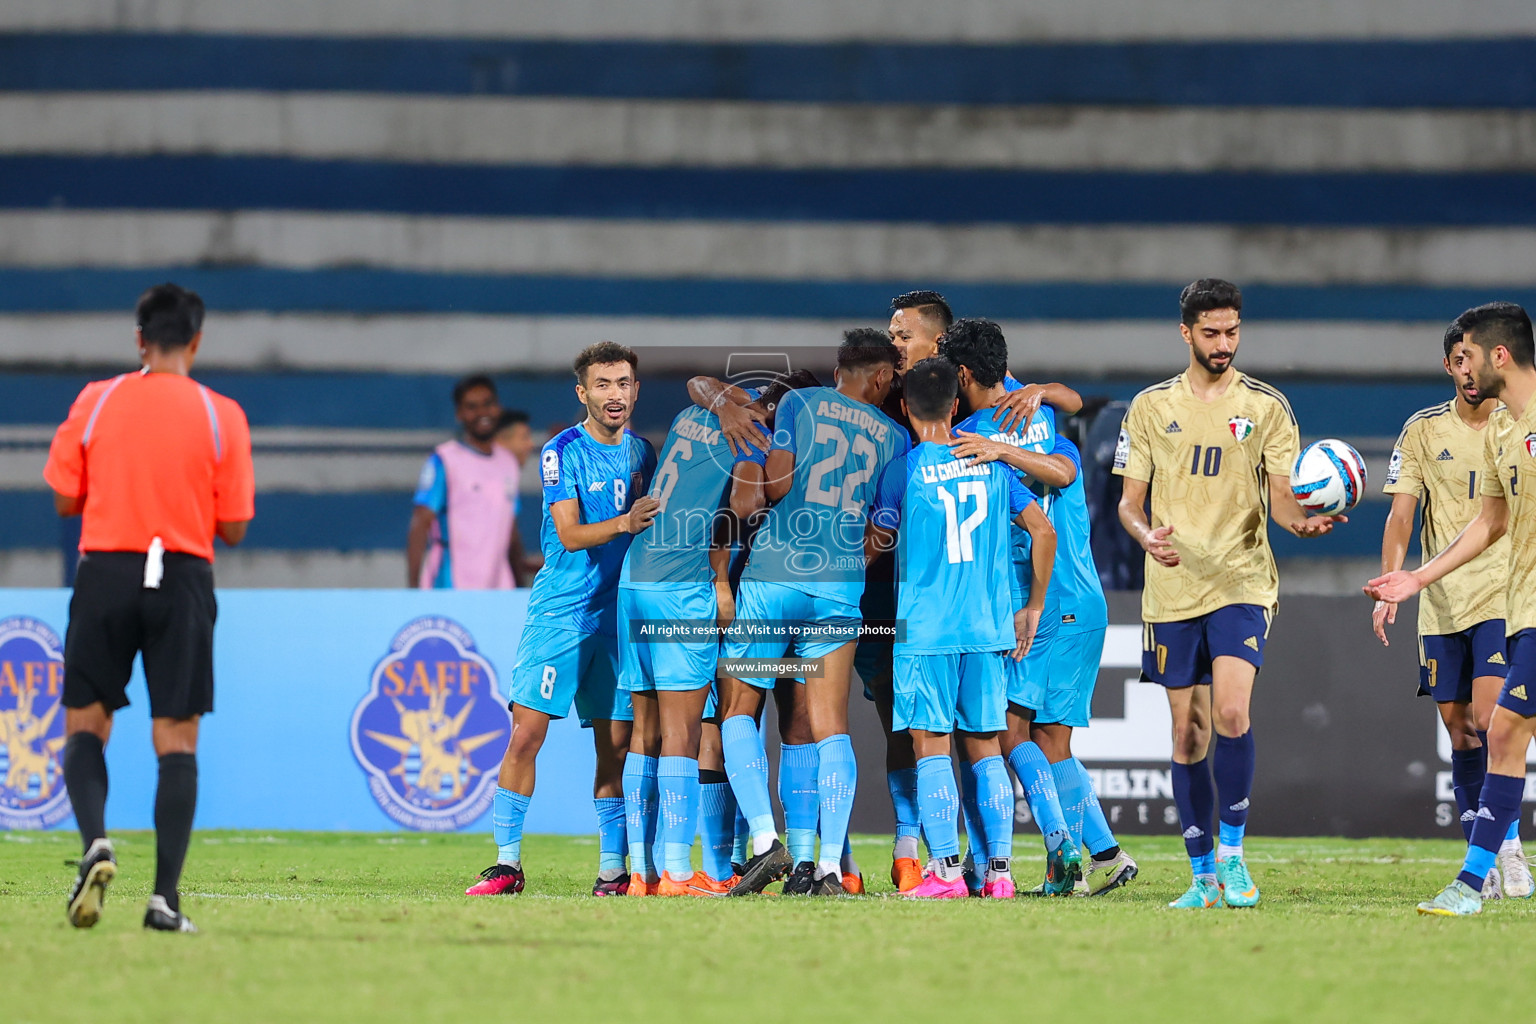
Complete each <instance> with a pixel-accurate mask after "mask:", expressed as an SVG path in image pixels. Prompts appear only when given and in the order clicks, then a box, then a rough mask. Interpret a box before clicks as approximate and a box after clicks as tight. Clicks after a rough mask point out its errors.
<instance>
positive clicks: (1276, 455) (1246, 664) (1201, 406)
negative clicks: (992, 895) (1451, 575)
mask: <svg viewBox="0 0 1536 1024" xmlns="http://www.w3.org/2000/svg"><path fill="white" fill-rule="evenodd" d="M1242 309H1243V296H1242V293H1241V292H1240V291H1239V290H1238V288H1237V286H1236V285H1234V284H1232V283H1230V282H1228V281H1221V280H1217V279H1210V278H1208V279H1202V280H1199V281H1196V282H1194V283H1193V284H1191V285H1190V286H1189V287H1187V288H1185V289H1184V292H1183V294H1181V295H1180V296H1179V311H1180V314H1181V318H1182V321H1183V322H1182V326H1181V327H1180V332H1181V333H1182V335H1183V337H1184V343H1185V344H1186V345H1188V346H1189V367H1188V368H1187V369H1186V370H1185V371H1184V372H1183V373H1180V374H1179V375H1178V376H1176V377H1171V378H1169V379H1168V380H1165V381H1163V382H1162V383H1161V384H1155V385H1153V386H1152V387H1150V388H1148V389H1146V390H1145V391H1143V392H1142V393H1141V394H1139V395H1137V396H1136V398H1135V399H1134V400H1133V401H1132V402H1131V407H1130V410H1129V411H1128V412H1127V413H1126V417H1125V424H1124V426H1122V427H1121V430H1120V442H1119V445H1118V446H1117V448H1116V450H1115V472H1116V473H1117V474H1119V475H1120V476H1122V477H1124V478H1125V479H1124V489H1123V491H1122V496H1121V499H1120V522H1121V523H1122V524H1123V525H1124V526H1125V528H1126V530H1127V531H1128V532H1129V533H1130V535H1131V536H1132V537H1134V538H1136V541H1137V542H1138V543H1139V544H1140V545H1141V546H1142V548H1143V549H1144V550H1145V551H1146V552H1147V561H1146V584H1145V586H1144V587H1143V590H1142V601H1141V605H1142V618H1143V620H1144V621H1145V629H1144V632H1143V638H1142V639H1143V642H1142V678H1143V679H1145V680H1148V681H1151V682H1155V683H1160V684H1161V685H1162V686H1163V687H1165V688H1166V690H1167V692H1168V706H1169V709H1170V710H1171V712H1172V715H1173V795H1174V800H1175V802H1176V803H1177V804H1178V808H1179V819H1180V826H1181V827H1182V828H1183V830H1184V845H1185V849H1186V850H1187V851H1188V853H1189V859H1190V865H1191V867H1192V869H1193V872H1194V881H1193V882H1192V883H1191V884H1190V887H1189V890H1188V891H1187V892H1185V893H1184V895H1183V896H1180V897H1179V898H1178V899H1177V900H1174V901H1173V902H1172V903H1170V904H1169V906H1171V907H1176V908H1184V909H1197V910H1198V909H1204V908H1207V907H1214V906H1217V905H1219V904H1221V903H1223V902H1225V903H1226V905H1227V906H1230V907H1251V906H1254V905H1255V904H1257V903H1258V902H1259V889H1258V886H1257V885H1256V884H1255V883H1254V881H1253V876H1252V875H1251V874H1250V873H1249V871H1248V865H1247V862H1246V861H1245V860H1244V858H1243V833H1244V830H1245V829H1246V827H1247V821H1248V803H1249V794H1250V792H1251V791H1252V788H1253V763H1254V743H1253V730H1252V728H1251V726H1250V723H1249V717H1248V706H1249V701H1250V699H1251V697H1252V695H1253V683H1254V679H1255V677H1256V676H1257V674H1258V671H1259V666H1260V665H1261V664H1262V663H1263V655H1264V641H1265V639H1266V638H1267V636H1268V634H1269V623H1270V620H1271V618H1272V617H1273V615H1274V613H1275V610H1276V608H1277V606H1278V604H1279V590H1280V588H1279V577H1278V575H1277V574H1276V571H1275V558H1274V555H1273V554H1272V553H1271V551H1270V547H1269V535H1268V532H1267V528H1266V524H1265V513H1266V512H1268V514H1269V515H1270V516H1271V517H1273V519H1274V521H1275V522H1276V523H1278V524H1279V525H1280V526H1281V527H1282V528H1283V529H1286V530H1289V531H1290V532H1291V533H1293V534H1295V535H1296V536H1298V537H1317V536H1321V535H1322V534H1325V533H1327V532H1328V531H1329V530H1331V529H1332V528H1333V526H1334V524H1335V523H1342V522H1345V521H1346V520H1345V518H1344V517H1343V516H1308V515H1307V514H1306V512H1304V511H1303V510H1302V508H1301V506H1300V505H1298V504H1297V502H1296V497H1295V495H1294V494H1292V493H1291V485H1290V472H1291V465H1292V464H1293V463H1294V462H1295V460H1296V455H1297V450H1298V448H1299V447H1300V443H1301V442H1300V435H1299V432H1298V430H1297V427H1296V417H1295V416H1294V415H1293V414H1292V413H1291V407H1290V404H1289V403H1287V402H1286V400H1285V396H1283V395H1282V394H1280V392H1279V391H1277V390H1275V389H1274V388H1272V387H1270V386H1269V385H1268V384H1265V383H1263V382H1262V381H1258V380H1255V379H1254V378H1252V377H1249V376H1248V375H1246V374H1244V373H1240V372H1239V371H1237V370H1236V369H1234V368H1233V366H1232V361H1233V359H1234V358H1235V357H1236V355H1237V346H1238V328H1239V325H1240V322H1241V319H1242ZM1149 491H1150V494H1151V499H1152V515H1151V518H1150V519H1149V518H1148V516H1147V512H1146V504H1147V497H1148V493H1149ZM1213 725H1214V727H1215V734H1216V744H1215V751H1214V753H1213V754H1211V756H1210V757H1209V759H1208V758H1207V754H1208V752H1209V751H1210V747H1211V733H1212V726H1213ZM1213 775H1214V782H1213ZM1218 797H1219V798H1220V805H1221V815H1220V817H1221V842H1220V845H1219V847H1217V848H1215V849H1213V846H1214V845H1215V844H1213V842H1212V838H1211V834H1210V828H1211V819H1212V817H1214V816H1215V813H1216V804H1217V799H1218Z"/></svg>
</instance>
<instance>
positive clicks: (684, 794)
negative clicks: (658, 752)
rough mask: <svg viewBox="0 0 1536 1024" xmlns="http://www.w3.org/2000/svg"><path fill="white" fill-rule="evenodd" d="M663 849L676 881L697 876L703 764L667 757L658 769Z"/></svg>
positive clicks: (696, 761)
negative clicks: (696, 844) (695, 846)
mask: <svg viewBox="0 0 1536 1024" xmlns="http://www.w3.org/2000/svg"><path fill="white" fill-rule="evenodd" d="M656 783H657V792H658V794H659V803H660V805H661V806H660V808H659V809H658V817H659V818H660V820H661V827H660V829H659V831H660V833H661V846H662V849H663V850H664V851H665V853H664V854H663V856H664V857H665V858H666V859H665V860H664V861H663V862H662V863H663V864H665V865H666V869H667V871H668V873H670V874H671V875H672V877H673V878H676V879H679V880H681V879H684V878H687V877H689V876H690V875H692V874H693V836H694V833H695V832H697V831H698V827H699V761H698V758H694V757H663V758H662V759H661V760H660V761H658V762H657V765H656Z"/></svg>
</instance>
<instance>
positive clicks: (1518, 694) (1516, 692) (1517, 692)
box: [1509, 683, 1528, 700]
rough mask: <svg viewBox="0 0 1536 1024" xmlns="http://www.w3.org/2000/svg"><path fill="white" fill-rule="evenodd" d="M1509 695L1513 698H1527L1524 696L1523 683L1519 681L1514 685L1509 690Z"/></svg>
mask: <svg viewBox="0 0 1536 1024" xmlns="http://www.w3.org/2000/svg"><path fill="white" fill-rule="evenodd" d="M1509 695H1510V696H1511V697H1513V698H1515V700H1527V699H1528V698H1527V697H1526V696H1525V684H1524V683H1521V684H1520V685H1519V686H1517V687H1515V688H1514V689H1513V690H1510V691H1509Z"/></svg>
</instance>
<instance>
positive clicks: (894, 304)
mask: <svg viewBox="0 0 1536 1024" xmlns="http://www.w3.org/2000/svg"><path fill="white" fill-rule="evenodd" d="M898 309H915V310H917V311H918V313H919V314H921V315H922V316H923V317H926V318H927V319H929V320H933V321H936V322H937V323H938V325H939V327H941V328H943V329H945V330H948V329H949V325H950V324H952V323H954V322H955V314H954V311H953V310H951V309H950V308H949V303H948V302H946V301H945V299H944V296H942V295H940V294H939V293H938V292H935V291H915V292H902V293H901V294H900V295H898V296H896V297H895V298H894V299H892V300H891V312H892V313H894V312H896V311H897V310H898Z"/></svg>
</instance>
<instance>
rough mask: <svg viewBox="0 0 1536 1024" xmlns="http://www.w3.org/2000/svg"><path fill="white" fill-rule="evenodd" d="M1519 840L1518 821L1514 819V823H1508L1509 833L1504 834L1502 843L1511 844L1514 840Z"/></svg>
mask: <svg viewBox="0 0 1536 1024" xmlns="http://www.w3.org/2000/svg"><path fill="white" fill-rule="evenodd" d="M1519 838H1520V819H1519V818H1516V819H1515V820H1514V821H1512V822H1510V823H1509V831H1508V832H1507V833H1505V835H1504V841H1505V842H1506V843H1511V842H1514V841H1515V840H1516V839H1519Z"/></svg>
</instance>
